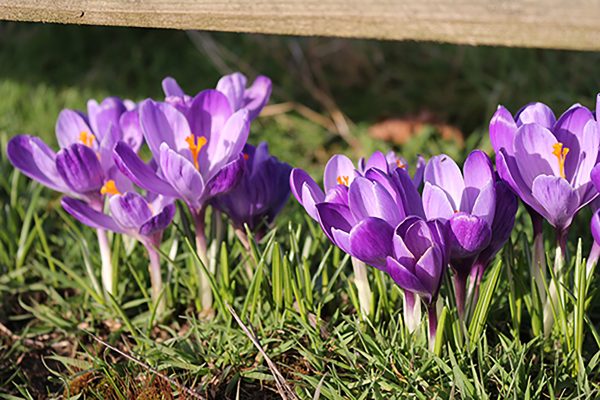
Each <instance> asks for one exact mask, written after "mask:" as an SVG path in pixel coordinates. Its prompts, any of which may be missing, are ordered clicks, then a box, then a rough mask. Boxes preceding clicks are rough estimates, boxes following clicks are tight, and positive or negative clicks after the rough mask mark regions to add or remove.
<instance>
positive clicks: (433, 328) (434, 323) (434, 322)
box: [427, 301, 438, 353]
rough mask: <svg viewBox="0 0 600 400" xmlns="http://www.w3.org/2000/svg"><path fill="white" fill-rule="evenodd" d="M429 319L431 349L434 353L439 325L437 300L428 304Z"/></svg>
mask: <svg viewBox="0 0 600 400" xmlns="http://www.w3.org/2000/svg"><path fill="white" fill-rule="evenodd" d="M427 320H428V322H429V324H428V325H429V351H431V352H432V353H433V352H434V351H435V336H436V334H437V327H438V319H437V307H436V304H435V301H432V302H431V303H430V304H429V305H428V306H427Z"/></svg>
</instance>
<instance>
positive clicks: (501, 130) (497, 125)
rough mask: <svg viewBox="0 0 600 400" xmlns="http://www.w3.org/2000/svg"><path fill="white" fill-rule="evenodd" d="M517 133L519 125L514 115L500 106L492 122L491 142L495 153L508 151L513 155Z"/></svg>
mask: <svg viewBox="0 0 600 400" xmlns="http://www.w3.org/2000/svg"><path fill="white" fill-rule="evenodd" d="M516 132H517V124H516V123H515V119H514V118H513V116H512V114H511V113H510V112H509V111H508V110H507V109H506V108H504V107H503V106H498V109H497V110H496V112H495V113H494V116H493V117H492V120H491V121H490V141H491V142H492V147H493V148H494V151H495V152H496V153H498V152H499V151H500V149H506V151H507V152H508V153H509V154H513V152H514V149H513V142H514V140H515V134H516Z"/></svg>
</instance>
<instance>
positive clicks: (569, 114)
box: [552, 104, 594, 135]
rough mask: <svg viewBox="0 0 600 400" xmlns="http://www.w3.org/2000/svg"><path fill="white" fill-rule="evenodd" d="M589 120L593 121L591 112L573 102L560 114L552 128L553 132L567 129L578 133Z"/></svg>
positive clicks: (575, 133)
mask: <svg viewBox="0 0 600 400" xmlns="http://www.w3.org/2000/svg"><path fill="white" fill-rule="evenodd" d="M589 121H594V115H593V114H592V112H591V111H590V110H589V109H588V108H587V107H584V106H582V105H580V104H574V105H573V106H571V107H570V108H569V109H568V110H567V111H565V112H564V113H563V115H561V116H560V118H559V119H558V121H556V123H555V124H554V126H553V128H552V130H553V131H555V132H559V131H567V132H571V133H572V134H574V135H579V134H580V133H581V132H583V128H584V127H585V126H586V125H587V123H588V122H589Z"/></svg>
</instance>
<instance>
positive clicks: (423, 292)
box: [386, 257, 431, 299]
mask: <svg viewBox="0 0 600 400" xmlns="http://www.w3.org/2000/svg"><path fill="white" fill-rule="evenodd" d="M386 271H387V273H388V274H390V276H391V277H392V279H393V280H394V282H396V284H398V286H400V287H401V288H402V289H403V290H406V291H409V292H411V293H415V294H418V295H420V296H423V297H425V298H426V299H431V293H429V292H428V291H427V288H425V286H424V285H423V283H421V281H420V280H419V278H417V276H416V275H415V274H414V273H412V272H411V271H409V270H408V269H407V268H406V267H405V266H404V265H402V264H401V263H399V262H398V261H396V260H395V259H393V258H392V257H388V258H387V259H386Z"/></svg>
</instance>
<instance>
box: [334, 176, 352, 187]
mask: <svg viewBox="0 0 600 400" xmlns="http://www.w3.org/2000/svg"><path fill="white" fill-rule="evenodd" d="M336 181H337V183H338V185H344V186H350V182H349V179H348V176H338V177H337V179H336Z"/></svg>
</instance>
